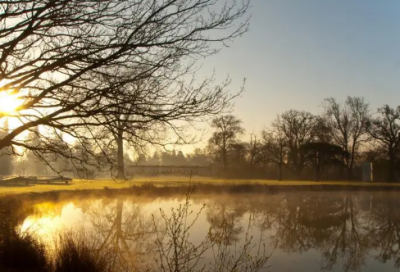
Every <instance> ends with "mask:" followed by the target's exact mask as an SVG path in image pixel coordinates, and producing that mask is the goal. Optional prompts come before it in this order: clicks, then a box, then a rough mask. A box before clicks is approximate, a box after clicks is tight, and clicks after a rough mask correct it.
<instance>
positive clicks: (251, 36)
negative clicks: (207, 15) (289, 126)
mask: <svg viewBox="0 0 400 272" xmlns="http://www.w3.org/2000/svg"><path fill="white" fill-rule="evenodd" d="M251 14H252V18H251V23H250V31H249V32H248V33H246V34H245V35H244V36H243V37H242V38H239V39H237V40H235V41H234V43H233V44H232V45H231V47H230V48H227V49H224V50H223V51H222V52H221V53H219V54H218V55H216V56H214V57H212V58H211V59H207V60H206V63H205V64H204V67H203V69H204V71H207V70H208V71H210V69H213V68H215V70H216V73H217V74H218V76H219V77H221V78H223V77H225V76H226V75H227V74H229V75H230V76H231V77H232V79H233V81H234V82H233V85H232V89H238V88H239V86H240V84H241V81H242V78H243V77H246V78H247V79H248V82H247V88H246V89H247V90H246V92H245V93H244V94H243V96H242V97H241V98H238V99H237V100H236V108H235V111H234V114H235V115H237V116H239V117H240V118H241V119H242V120H243V122H244V126H245V128H246V130H247V131H248V132H252V131H255V132H258V131H259V130H261V129H262V128H263V127H267V126H268V125H269V124H270V122H271V121H272V120H273V119H274V118H275V117H276V115H277V114H279V113H281V112H283V111H285V110H288V109H299V110H308V111H311V112H313V113H319V112H320V111H321V102H322V100H323V99H324V98H327V97H330V96H333V97H336V98H337V99H338V100H344V99H345V98H346V96H348V95H352V96H364V97H365V99H366V100H367V101H368V102H369V103H370V105H371V108H372V109H373V110H374V111H375V110H376V108H377V107H379V106H382V105H383V104H389V105H392V106H395V105H399V104H400V92H399V89H400V1H399V0H385V1H379V0H252V2H251Z"/></svg>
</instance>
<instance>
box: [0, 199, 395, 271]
mask: <svg viewBox="0 0 400 272" xmlns="http://www.w3.org/2000/svg"><path fill="white" fill-rule="evenodd" d="M185 203H186V198H185V196H184V195H180V194H177V195H176V196H172V197H171V196H169V197H158V198H148V197H145V196H119V197H88V198H82V199H76V198H75V199H64V200H63V201H60V202H48V201H46V202H41V201H38V202H36V203H35V204H34V205H33V206H32V207H30V208H29V209H26V208H24V209H18V210H21V211H22V210H23V211H24V213H19V214H20V216H21V217H20V219H19V221H15V222H16V225H15V228H16V229H17V230H19V231H20V232H30V233H32V234H33V235H34V236H35V237H38V238H39V239H41V240H42V241H44V242H45V244H46V245H47V246H48V248H50V249H51V248H52V246H54V243H55V241H57V239H58V237H59V236H60V234H62V233H63V232H70V233H75V234H74V235H76V236H77V237H78V236H80V235H81V236H84V238H85V239H87V240H89V241H90V243H91V244H92V245H93V246H94V247H95V248H97V249H102V248H103V249H104V248H107V247H108V248H112V250H113V252H114V253H115V256H113V258H114V260H115V262H116V264H115V265H116V267H118V268H119V270H116V271H123V270H124V267H127V266H128V265H132V266H134V267H136V268H137V269H139V268H140V269H151V268H154V260H155V259H156V258H157V252H156V247H155V241H156V239H157V237H158V236H157V233H156V232H155V231H154V226H156V227H157V229H158V230H159V231H160V230H162V229H163V228H164V227H165V221H164V220H163V214H164V216H165V217H166V218H170V219H171V218H172V216H173V214H174V212H173V211H172V210H171V209H174V211H175V213H176V211H177V210H178V209H179V207H182V206H184V205H185ZM188 203H189V205H190V206H189V207H188V216H187V218H186V219H185V224H186V225H185V226H188V225H189V223H191V222H193V221H194V224H193V226H192V227H191V228H190V231H189V232H190V233H188V240H189V241H190V242H191V243H193V244H194V245H199V244H201V243H202V242H203V241H204V240H206V237H207V235H208V234H209V232H212V233H215V234H217V233H219V234H221V233H223V235H214V236H213V235H211V236H210V237H213V239H221V241H222V240H223V241H224V243H226V244H227V245H228V247H229V248H230V250H231V253H232V254H233V253H234V252H239V250H240V248H241V247H243V245H244V244H245V243H246V241H251V250H250V251H251V252H252V253H254V254H255V255H256V253H257V250H259V249H260V248H259V245H260V244H264V243H265V246H266V248H265V252H264V254H266V255H268V256H269V255H271V256H270V258H269V259H268V261H267V262H266V264H265V267H264V268H263V269H261V271H319V270H327V271H377V270H379V271H393V270H394V269H396V268H398V266H399V264H400V248H399V239H400V237H399V233H400V224H399V223H400V209H399V208H400V199H399V193H396V192H390V193H388V192H385V193H380V192H372V193H371V192H363V193H361V192H310V193H304V192H302V193H295V192H288V193H279V194H254V193H253V194H245V193H241V194H232V195H228V194H206V195H202V194H193V195H191V196H190V200H189V202H188ZM180 205H181V206H180ZM6 208H7V207H5V206H4V207H3V210H5V209H6ZM160 209H161V210H160ZM161 211H163V212H164V213H161ZM191 211H193V213H191ZM3 214H5V213H3ZM10 217H12V215H10ZM196 218H197V220H195V219H196ZM222 229H223V231H221V230H222ZM221 237H223V238H221ZM203 257H204V258H202V259H201V261H200V262H199V265H205V264H210V263H213V262H214V257H215V256H214V254H213V252H212V250H207V251H206V252H205V253H204V256H203Z"/></svg>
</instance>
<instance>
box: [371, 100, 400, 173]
mask: <svg viewBox="0 0 400 272" xmlns="http://www.w3.org/2000/svg"><path fill="white" fill-rule="evenodd" d="M378 112H379V113H380V115H381V116H380V117H376V118H374V119H372V120H371V121H370V122H369V123H368V128H367V129H368V133H369V134H370V135H371V137H373V138H374V139H375V140H376V141H377V142H378V143H379V144H380V145H381V146H382V147H383V148H384V150H385V153H386V156H387V158H388V159H389V173H388V180H389V181H395V180H396V173H397V165H396V164H397V162H398V161H399V157H400V106H398V107H397V108H395V109H393V108H390V107H389V106H388V105H386V106H383V107H382V108H379V109H378Z"/></svg>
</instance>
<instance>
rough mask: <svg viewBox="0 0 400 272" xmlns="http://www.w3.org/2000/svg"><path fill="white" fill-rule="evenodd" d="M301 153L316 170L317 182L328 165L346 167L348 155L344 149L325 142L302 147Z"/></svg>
mask: <svg viewBox="0 0 400 272" xmlns="http://www.w3.org/2000/svg"><path fill="white" fill-rule="evenodd" d="M300 148H301V152H303V153H304V154H305V157H306V160H307V161H308V162H309V163H310V164H311V165H312V166H313V168H314V174H315V175H314V178H315V180H320V178H321V174H322V172H323V171H324V168H325V167H326V166H328V165H337V166H340V167H342V166H344V165H345V159H347V158H348V153H347V152H346V151H345V150H343V148H342V147H340V146H338V145H334V144H330V143H324V142H312V143H307V144H304V145H302V146H301V147H300Z"/></svg>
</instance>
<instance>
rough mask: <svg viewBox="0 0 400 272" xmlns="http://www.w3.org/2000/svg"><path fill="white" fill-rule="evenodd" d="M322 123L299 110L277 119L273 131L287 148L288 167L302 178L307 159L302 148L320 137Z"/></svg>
mask: <svg viewBox="0 0 400 272" xmlns="http://www.w3.org/2000/svg"><path fill="white" fill-rule="evenodd" d="M319 125H320V122H319V118H318V117H316V116H315V115H313V114H311V113H309V112H306V111H298V110H289V111H286V112H284V113H282V114H281V115H278V117H277V118H276V119H275V121H274V122H273V123H272V131H273V132H274V133H275V134H279V137H280V138H282V140H283V142H282V143H284V144H285V146H286V148H287V165H288V166H289V167H290V168H291V169H292V170H293V171H294V172H295V174H296V175H297V176H298V177H300V175H301V173H302V171H303V169H304V167H305V165H306V159H305V156H304V153H303V152H301V151H300V147H301V146H302V145H304V144H307V143H310V142H312V141H315V140H316V139H317V138H318V137H317V136H318V128H319Z"/></svg>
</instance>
